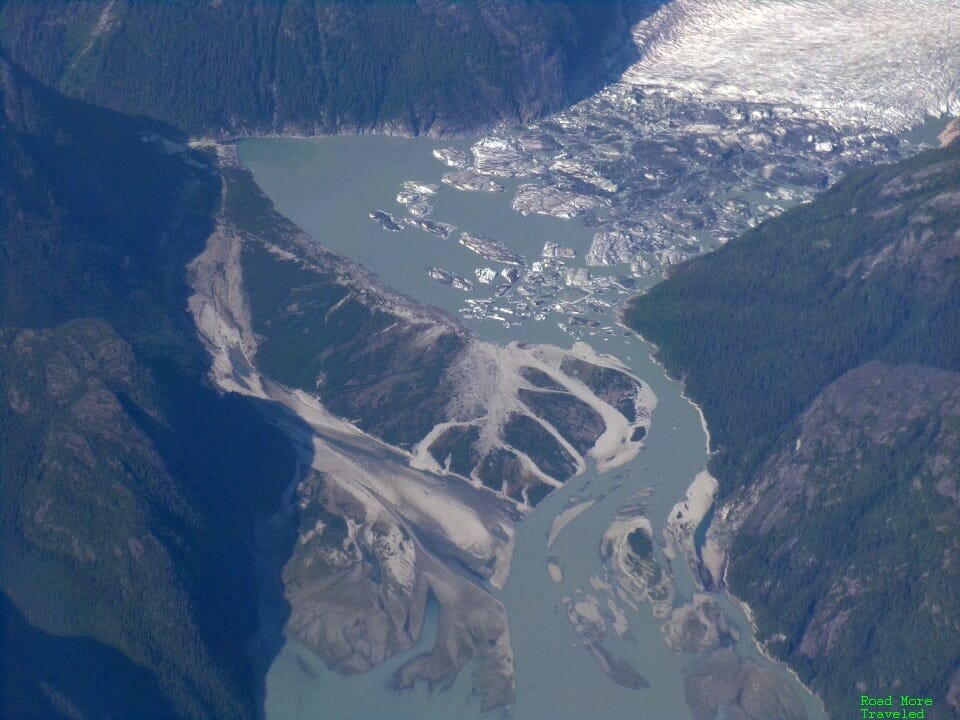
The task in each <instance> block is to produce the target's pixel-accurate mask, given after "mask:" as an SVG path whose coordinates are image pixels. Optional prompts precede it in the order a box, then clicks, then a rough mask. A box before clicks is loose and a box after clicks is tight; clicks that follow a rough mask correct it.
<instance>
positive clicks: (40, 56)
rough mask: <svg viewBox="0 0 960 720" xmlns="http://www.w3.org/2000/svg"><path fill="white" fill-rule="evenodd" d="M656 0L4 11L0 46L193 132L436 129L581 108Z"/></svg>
mask: <svg viewBox="0 0 960 720" xmlns="http://www.w3.org/2000/svg"><path fill="white" fill-rule="evenodd" d="M655 5H656V3H655V2H653V0H644V1H643V2H640V3H628V2H620V1H619V0H617V1H614V2H602V3H595V2H585V1H584V0H563V1H560V2H544V1H542V0H524V1H523V2H517V3H508V4H504V3H499V2H492V1H488V0H484V1H482V2H469V3H454V2H445V1H444V2H413V1H411V0H375V1H373V2H364V3H352V2H342V1H341V2H337V1H329V0H284V1H280V0H276V1H274V0H230V1H228V2H211V3H189V2H183V1H182V0H175V1H174V2H117V0H94V1H90V2H68V1H67V0H56V1H54V2H43V3H37V2H32V1H31V0H11V1H9V2H5V3H3V4H2V7H0V43H2V46H3V47H4V49H5V50H6V52H7V53H8V54H9V55H10V57H11V58H12V59H13V60H15V61H16V62H18V63H20V64H21V65H22V66H23V67H24V68H26V69H27V70H28V71H29V72H30V73H32V74H33V75H34V76H35V77H37V78H38V79H40V80H41V81H42V82H44V83H46V84H48V85H50V86H52V87H55V88H58V89H59V90H61V91H63V92H64V93H66V94H68V95H71V96H74V97H78V98H82V99H85V100H88V101H90V102H93V103H96V104H98V105H104V106H106V107H110V108H114V109H116V110H121V111H124V112H128V113H131V114H135V115H144V116H147V117H151V118H155V119H160V120H163V121H165V122H168V123H170V124H172V125H174V126H176V127H178V128H180V129H182V130H184V131H186V132H188V133H190V134H194V135H237V134H250V133H271V132H294V133H301V134H313V133H331V132H340V131H355V130H360V131H365V130H371V129H380V130H387V131H396V132H402V133H415V134H418V133H426V132H430V133H434V134H441V133H457V132H466V131H470V130H475V129H477V128H480V127H486V126H489V125H492V124H494V123H496V122H499V121H503V120H506V121H518V120H528V119H530V118H533V117H537V116H540V115H543V114H544V113H547V112H550V111H552V110H556V109H558V108H559V107H562V106H563V105H566V104H569V103H570V102H573V101H575V100H577V99H579V98H581V97H583V96H584V95H585V94H587V93H588V92H590V91H592V90H594V89H596V88H597V87H599V85H600V84H601V82H602V81H603V80H605V79H609V78H610V77H613V76H615V75H616V72H617V70H618V69H622V68H623V67H625V66H626V63H627V62H628V61H629V60H630V58H631V56H632V52H633V45H632V42H631V38H630V32H629V30H630V26H631V25H632V23H633V22H635V21H636V20H637V19H639V17H640V16H641V14H642V13H643V12H648V11H649V10H650V9H651V8H652V7H654V6H655Z"/></svg>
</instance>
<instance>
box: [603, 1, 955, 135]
mask: <svg viewBox="0 0 960 720" xmlns="http://www.w3.org/2000/svg"><path fill="white" fill-rule="evenodd" d="M634 38H635V41H636V42H637V44H638V46H639V47H640V50H641V59H640V61H639V62H637V63H636V64H635V65H633V66H632V67H631V68H630V69H629V70H627V72H626V73H625V74H624V76H623V79H622V82H624V83H625V84H627V85H632V86H635V87H647V88H660V89H663V90H666V91H671V90H673V91H678V92H682V93H690V94H696V95H698V96H700V97H702V98H706V99H714V100H747V101H754V102H763V103H775V104H776V103H789V104H793V105H798V106H802V107H805V108H808V109H809V110H810V111H811V112H812V114H814V115H815V116H817V117H819V118H821V119H823V120H826V121H828V122H830V123H831V124H833V125H835V126H836V125H839V124H845V123H857V124H861V123H862V124H864V125H867V126H870V127H874V128H880V129H884V130H888V131H893V132H897V131H900V130H903V129H906V128H907V127H909V126H912V125H914V124H916V123H918V122H920V121H922V120H923V117H924V115H926V114H927V113H933V114H940V113H950V114H957V113H960V63H958V61H957V60H958V57H960V0H842V1H840V2H838V1H837V0H674V1H673V2H671V3H668V4H667V5H665V6H664V7H663V8H661V9H660V10H659V11H658V12H657V13H656V14H655V15H653V16H652V17H650V18H649V19H647V20H646V21H644V22H641V23H640V24H639V25H637V26H636V27H635V28H634Z"/></svg>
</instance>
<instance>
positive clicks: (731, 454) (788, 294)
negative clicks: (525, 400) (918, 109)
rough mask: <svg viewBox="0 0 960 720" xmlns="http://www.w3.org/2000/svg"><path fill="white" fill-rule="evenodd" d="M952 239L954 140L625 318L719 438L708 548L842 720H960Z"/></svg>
mask: <svg viewBox="0 0 960 720" xmlns="http://www.w3.org/2000/svg"><path fill="white" fill-rule="evenodd" d="M958 228H960V144H958V143H953V144H952V145H951V146H949V147H947V148H944V149H939V150H935V151H930V152H927V153H925V154H922V155H919V156H917V157H914V158H912V159H910V160H906V161H903V162H901V163H898V164H895V165H891V166H886V167H878V168H872V169H868V170H864V171H861V172H857V173H854V174H853V175H851V176H850V177H848V178H847V179H845V180H844V181H842V182H840V183H837V184H836V185H835V186H834V187H833V188H831V189H830V190H828V191H826V192H825V193H823V194H822V195H821V196H820V197H819V198H818V199H817V200H815V201H814V202H813V203H811V204H809V205H807V206H803V207H799V208H796V209H794V210H792V211H790V212H788V213H785V214H784V215H783V216H781V217H780V218H778V219H776V220H773V221H770V222H767V223H765V224H764V225H762V226H760V227H759V228H757V229H756V230H754V231H751V232H750V233H747V234H746V235H744V236H743V237H742V238H740V239H738V240H736V241H734V242H731V243H729V244H728V245H727V246H726V247H724V248H722V249H721V250H719V251H717V252H715V253H713V254H712V255H709V256H706V257H704V258H702V259H700V260H695V261H692V262H689V263H687V264H686V265H683V266H680V267H678V268H677V269H676V270H675V271H674V273H673V275H672V277H670V278H669V279H668V280H666V281H665V282H663V283H662V284H660V285H658V286H656V287H654V288H653V289H652V290H651V291H650V292H648V293H647V294H645V295H643V296H640V297H637V298H635V299H634V300H633V301H632V302H631V304H630V305H629V307H628V308H627V310H626V311H625V315H624V318H625V321H626V322H627V323H629V324H630V325H631V326H632V327H634V328H636V329H637V330H638V331H639V332H640V333H641V334H643V335H644V336H645V337H646V338H648V339H649V340H651V341H652V342H653V343H655V344H657V346H658V355H659V357H660V358H661V359H662V360H663V362H664V364H665V365H666V367H667V368H668V370H670V371H671V372H673V373H675V374H677V375H678V376H680V377H681V378H682V379H683V380H684V382H685V383H686V387H687V389H688V392H689V393H690V396H691V397H692V398H693V399H694V400H695V401H697V402H698V403H700V404H701V406H702V408H703V412H704V415H705V418H706V421H707V424H708V426H709V428H710V431H711V442H712V445H713V450H714V452H715V454H714V455H713V457H712V458H711V468H712V470H713V472H714V474H715V475H716V476H717V478H718V479H719V481H720V488H721V503H720V505H719V507H718V510H717V521H716V522H715V523H714V526H713V527H712V528H711V531H710V538H709V541H708V547H707V549H708V550H719V549H721V548H722V547H724V546H728V547H729V560H728V565H727V567H726V573H725V575H723V577H724V578H725V580H726V581H727V582H728V583H729V586H730V588H731V589H732V590H733V592H734V593H735V594H737V595H738V596H740V597H742V598H743V599H744V600H746V601H747V602H748V603H749V604H750V605H751V606H752V607H753V608H754V610H755V616H756V619H757V624H758V628H759V635H760V639H761V640H762V641H763V642H764V643H765V645H766V646H767V648H768V649H769V650H770V651H771V652H772V653H773V654H775V655H776V656H778V657H780V658H782V659H784V660H786V661H787V662H789V663H790V664H791V666H792V667H794V668H795V669H796V670H797V671H798V672H799V674H800V676H801V678H802V679H803V680H804V681H805V682H807V683H808V684H809V685H810V686H811V687H812V688H813V689H814V690H816V691H817V692H818V693H819V694H821V696H822V697H823V698H824V700H825V702H826V704H827V708H828V710H829V711H830V712H831V714H832V715H833V716H835V717H845V716H846V715H847V714H849V713H850V712H856V711H858V710H857V700H858V698H859V696H860V694H872V695H876V696H886V695H888V694H894V695H896V694H897V693H908V694H910V693H912V694H914V695H926V696H929V697H931V698H933V699H934V705H933V707H932V708H929V709H928V711H927V717H936V718H948V717H957V716H960V651H958V648H960V625H958V624H957V623H956V616H957V611H958V609H957V607H956V591H955V589H956V587H958V586H960V569H958V565H957V561H956V558H957V556H958V553H960V535H958V533H957V528H958V527H960V488H958V486H957V480H956V478H957V475H956V468H957V464H958V462H960V445H958V435H957V432H958V427H960V426H958V424H957V422H958V406H957V388H958V384H957V383H958V377H960V374H958V372H960V343H958V340H957V339H958V338H960V230H958ZM704 554H705V557H706V560H707V561H706V562H705V566H709V567H704V576H705V577H709V578H711V579H712V581H713V582H720V581H721V575H722V574H723V567H722V566H720V565H719V564H718V562H717V561H716V559H715V558H716V557H717V553H716V552H715V553H713V558H711V557H710V556H711V553H710V552H705V553H704Z"/></svg>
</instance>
